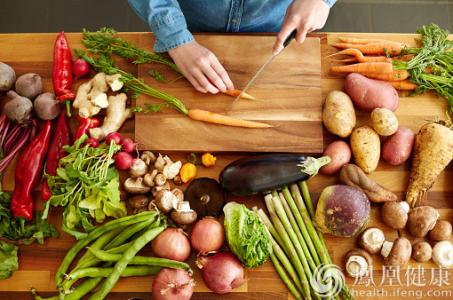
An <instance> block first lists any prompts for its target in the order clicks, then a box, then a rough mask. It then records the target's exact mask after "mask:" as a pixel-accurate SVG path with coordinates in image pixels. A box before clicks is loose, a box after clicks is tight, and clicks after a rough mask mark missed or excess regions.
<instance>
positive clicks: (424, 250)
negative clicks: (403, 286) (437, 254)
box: [412, 241, 433, 262]
mask: <svg viewBox="0 0 453 300" xmlns="http://www.w3.org/2000/svg"><path fill="white" fill-rule="evenodd" d="M432 254H433V248H431V245H430V244H429V243H427V242H425V241H419V242H416V243H415V244H414V245H413V246H412V258H413V259H414V260H415V261H417V262H427V261H429V260H430V259H431V257H432Z"/></svg>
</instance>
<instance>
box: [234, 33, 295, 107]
mask: <svg viewBox="0 0 453 300" xmlns="http://www.w3.org/2000/svg"><path fill="white" fill-rule="evenodd" d="M296 33H297V30H295V29H294V30H293V31H292V32H291V33H290V35H289V36H288V37H287V38H286V40H285V41H284V42H283V49H284V48H286V46H288V45H289V43H290V42H291V41H292V40H293V39H294V37H295V36H296ZM283 49H282V51H283ZM282 51H280V52H279V54H280V53H281V52H282ZM277 55H278V54H272V55H271V56H270V57H269V58H268V59H267V60H266V61H265V62H264V64H263V65H262V66H261V67H260V68H259V69H258V71H256V73H255V75H253V77H252V79H250V80H249V82H248V83H247V85H246V86H245V88H243V89H242V91H241V93H240V94H239V95H238V96H237V97H236V98H234V100H233V104H234V103H235V102H236V101H238V100H239V99H240V98H241V97H242V95H243V94H244V93H246V92H247V90H248V89H249V87H250V86H252V84H253V82H255V80H256V79H257V78H258V77H259V76H260V74H261V73H262V72H263V71H264V70H265V69H266V67H267V66H268V65H269V64H270V63H271V62H272V61H273V60H274V58H275V57H276V56H277Z"/></svg>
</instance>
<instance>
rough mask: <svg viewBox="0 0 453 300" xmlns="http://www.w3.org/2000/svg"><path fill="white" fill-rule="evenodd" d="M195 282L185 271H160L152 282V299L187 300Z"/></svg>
mask: <svg viewBox="0 0 453 300" xmlns="http://www.w3.org/2000/svg"><path fill="white" fill-rule="evenodd" d="M194 285H195V281H194V280H193V278H192V277H191V276H190V275H189V273H187V271H185V270H181V269H168V268H165V269H162V270H160V271H159V273H158V274H157V275H156V278H154V280H153V288H152V290H153V299H155V300H189V299H190V298H192V294H193V287H194Z"/></svg>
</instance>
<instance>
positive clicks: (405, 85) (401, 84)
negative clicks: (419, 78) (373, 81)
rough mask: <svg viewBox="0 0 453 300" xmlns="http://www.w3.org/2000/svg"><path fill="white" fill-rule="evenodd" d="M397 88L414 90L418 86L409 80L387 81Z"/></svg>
mask: <svg viewBox="0 0 453 300" xmlns="http://www.w3.org/2000/svg"><path fill="white" fill-rule="evenodd" d="M385 82H387V83H388V84H390V85H391V86H393V87H394V88H395V89H397V90H400V91H413V90H415V89H416V88H417V85H416V84H415V83H413V82H410V81H409V80H401V81H385Z"/></svg>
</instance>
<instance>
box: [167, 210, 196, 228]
mask: <svg viewBox="0 0 453 300" xmlns="http://www.w3.org/2000/svg"><path fill="white" fill-rule="evenodd" d="M171 219H172V220H173V221H174V222H175V223H176V224H179V225H189V224H192V223H193V222H195V221H196V220H197V213H196V212H195V211H194V210H192V209H191V210H189V211H180V210H173V211H172V212H171Z"/></svg>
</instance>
